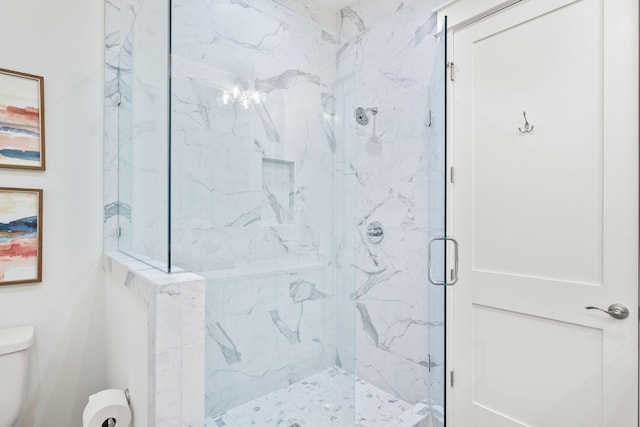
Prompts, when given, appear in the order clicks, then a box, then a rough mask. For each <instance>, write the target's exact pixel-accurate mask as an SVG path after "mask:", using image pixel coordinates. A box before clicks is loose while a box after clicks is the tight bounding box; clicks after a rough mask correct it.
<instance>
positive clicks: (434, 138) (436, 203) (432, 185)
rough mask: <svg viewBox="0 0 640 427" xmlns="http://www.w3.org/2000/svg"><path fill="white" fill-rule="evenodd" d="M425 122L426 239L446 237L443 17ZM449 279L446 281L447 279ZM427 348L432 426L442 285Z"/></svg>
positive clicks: (435, 249)
mask: <svg viewBox="0 0 640 427" xmlns="http://www.w3.org/2000/svg"><path fill="white" fill-rule="evenodd" d="M429 105H430V107H431V116H430V120H429V124H430V126H429V136H428V144H429V146H430V147H431V148H430V154H429V156H428V159H429V160H428V180H427V194H428V195H429V196H428V206H429V215H428V218H429V219H428V221H427V233H426V234H427V236H428V239H433V238H436V237H439V236H446V235H447V230H446V207H447V138H446V126H447V119H446V114H447V18H446V17H445V18H444V23H443V29H442V33H441V35H440V37H439V39H438V47H437V52H436V60H435V63H434V66H433V72H432V74H431V84H430V85H429ZM430 256H431V260H430V261H431V262H430V265H431V271H430V272H429V274H430V275H431V279H432V280H433V281H434V282H436V283H442V282H445V281H446V280H447V277H446V274H445V271H446V252H445V245H444V241H437V242H433V244H432V246H431V253H430ZM449 279H450V278H449ZM428 286H429V287H428V301H429V304H428V310H427V313H428V316H427V322H428V324H429V328H428V346H429V375H428V397H427V402H428V403H429V411H430V413H431V414H433V421H434V425H436V426H437V425H444V422H445V411H444V408H445V391H446V380H445V373H446V352H445V343H446V329H445V319H446V317H445V315H446V311H445V309H446V294H445V287H444V286H436V285H433V284H431V283H430V284H429V285H428Z"/></svg>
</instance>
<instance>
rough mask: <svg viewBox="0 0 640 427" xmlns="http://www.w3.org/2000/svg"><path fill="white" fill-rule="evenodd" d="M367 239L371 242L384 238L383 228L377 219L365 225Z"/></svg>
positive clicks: (374, 242) (378, 241)
mask: <svg viewBox="0 0 640 427" xmlns="http://www.w3.org/2000/svg"><path fill="white" fill-rule="evenodd" d="M367 239H369V241H370V242H371V243H373V244H377V243H380V242H382V239H384V228H382V224H380V223H379V222H378V221H374V222H372V223H371V224H369V225H367Z"/></svg>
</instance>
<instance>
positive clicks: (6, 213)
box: [0, 187, 42, 285]
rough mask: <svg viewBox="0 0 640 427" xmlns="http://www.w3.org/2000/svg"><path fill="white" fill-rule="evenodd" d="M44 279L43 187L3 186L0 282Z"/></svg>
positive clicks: (0, 212) (0, 207) (0, 189)
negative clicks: (41, 188) (39, 188)
mask: <svg viewBox="0 0 640 427" xmlns="http://www.w3.org/2000/svg"><path fill="white" fill-rule="evenodd" d="M41 281H42V190H38V189H30V188H6V187H0V285H15V284H19V283H34V282H41Z"/></svg>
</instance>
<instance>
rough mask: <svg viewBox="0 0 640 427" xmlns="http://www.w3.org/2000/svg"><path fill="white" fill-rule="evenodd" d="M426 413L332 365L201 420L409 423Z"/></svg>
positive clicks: (239, 424)
mask: <svg viewBox="0 0 640 427" xmlns="http://www.w3.org/2000/svg"><path fill="white" fill-rule="evenodd" d="M354 384H355V404H354ZM354 407H355V411H354ZM428 414H429V408H428V406H427V405H424V404H418V405H411V404H409V403H407V402H405V401H403V400H401V399H398V398H397V397H394V396H393V395H391V394H389V393H387V392H385V391H383V390H381V389H379V388H377V387H376V386H374V385H372V384H369V383H367V382H365V381H363V380H361V379H360V378H358V377H355V376H353V375H352V374H349V373H348V372H346V371H344V370H342V369H340V368H337V367H333V368H329V369H327V370H325V371H323V372H320V373H318V374H316V375H313V376H311V377H309V378H307V379H305V380H302V381H299V382H297V383H295V384H292V385H291V386H289V387H287V388H283V389H280V390H276V391H274V392H273V393H270V394H268V395H265V396H262V397H259V398H257V399H254V400H252V401H250V402H247V403H245V404H242V405H240V406H237V407H235V408H233V409H230V410H228V411H226V412H224V413H222V414H219V415H217V416H214V417H211V418H208V419H207V420H206V422H205V425H206V427H247V426H260V427H271V426H277V427H292V426H295V427H325V426H327V427H328V426H336V427H351V426H355V427H389V426H398V427H413V426H415V425H417V424H418V423H420V422H421V421H423V420H425V419H426V418H427V416H428ZM354 415H355V419H354ZM420 425H427V424H426V423H424V424H420Z"/></svg>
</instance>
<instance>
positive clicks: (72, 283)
mask: <svg viewBox="0 0 640 427" xmlns="http://www.w3.org/2000/svg"><path fill="white" fill-rule="evenodd" d="M103 8H104V6H103V3H102V2H101V1H100V0H58V1H55V2H52V1H49V0H5V1H3V2H2V9H1V10H2V14H0V52H2V60H1V61H0V67H3V68H9V69H15V70H19V71H25V72H28V73H33V74H38V75H43V76H44V77H45V90H46V93H45V102H46V105H45V108H46V122H47V123H46V148H47V153H46V154H47V171H46V172H26V171H14V170H10V169H2V170H0V185H1V186H20V187H35V188H43V189H44V218H43V232H44V248H43V254H44V263H43V279H44V280H43V282H42V284H34V285H18V286H8V287H7V286H5V287H2V288H1V289H0V327H8V326H15V325H22V324H31V325H34V326H35V328H36V344H35V346H34V347H33V348H32V352H31V364H32V365H31V372H30V375H31V378H30V381H29V389H28V396H27V401H26V405H25V408H24V412H23V416H22V417H21V419H20V421H19V422H18V426H19V427H23V426H24V427H26V426H29V427H31V426H36V427H40V426H42V427H44V426H65V427H67V426H68V427H72V426H79V425H81V423H82V421H81V415H82V410H83V408H84V405H85V403H86V401H87V398H88V396H89V394H91V393H94V392H96V391H98V390H99V389H102V388H103V387H102V386H103V384H104V372H103V371H104V357H103V353H104V345H103V341H104V338H103V321H102V318H103V303H102V300H101V295H102V276H103V274H102V267H101V253H102V227H101V223H102V211H101V209H102V207H101V205H102V91H103V78H102V73H103V71H102V69H103V67H102V62H103V47H102V46H103Z"/></svg>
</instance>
